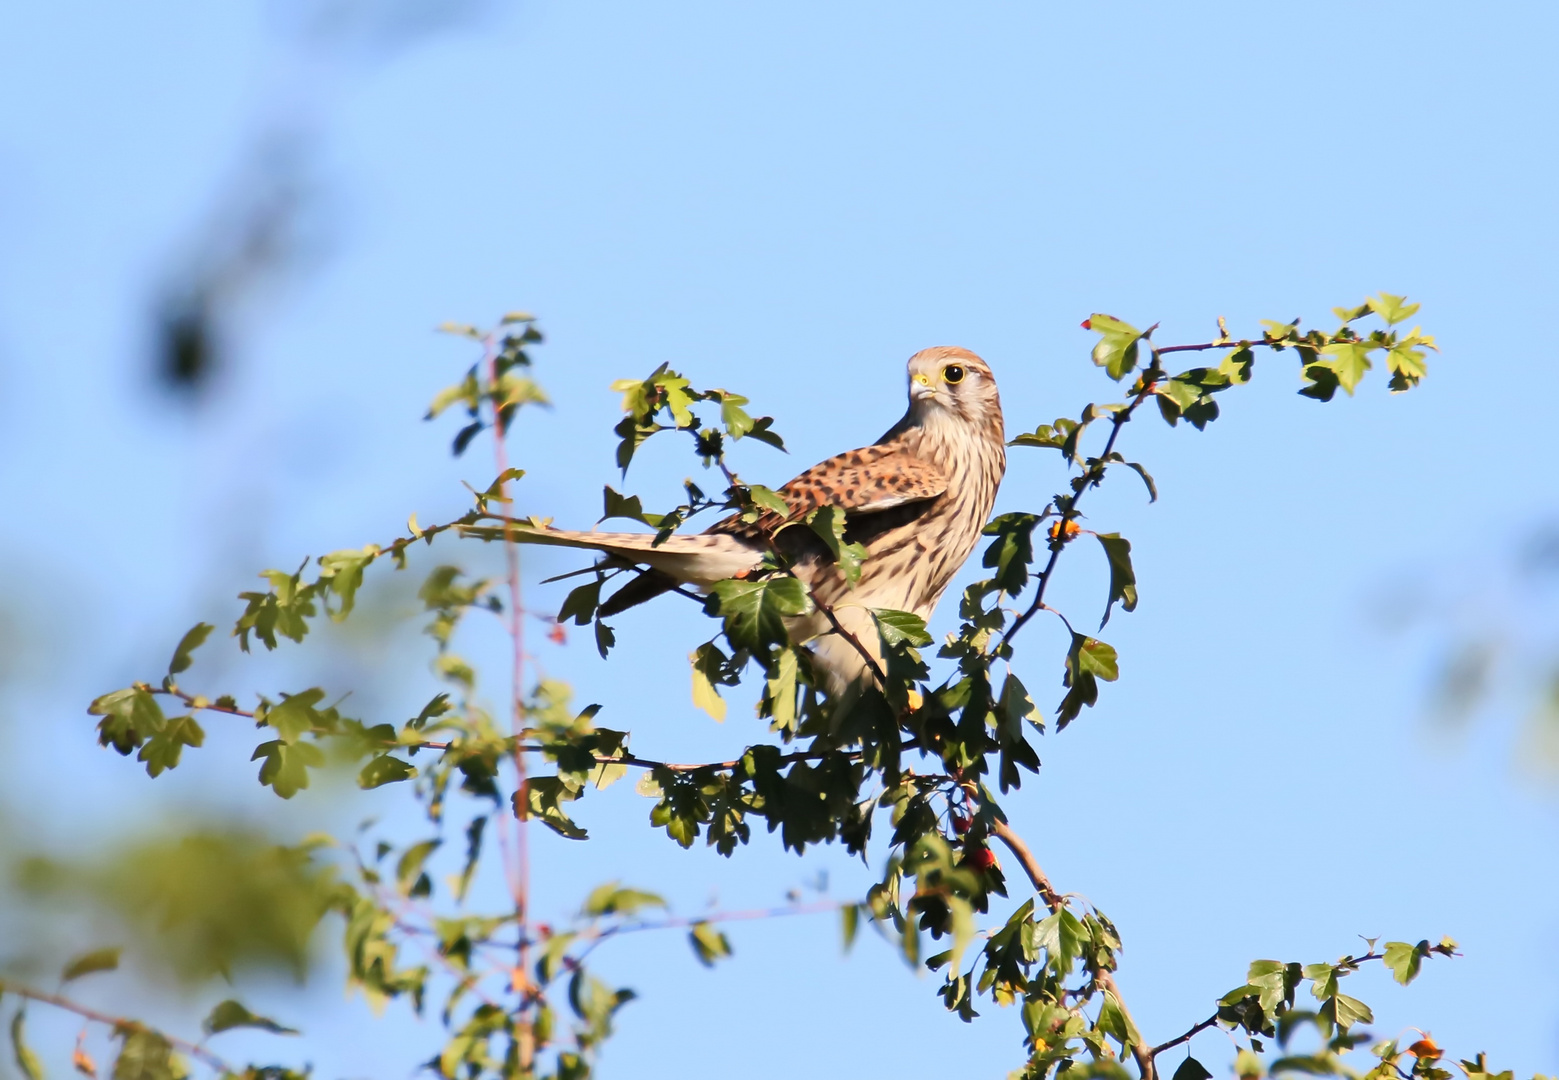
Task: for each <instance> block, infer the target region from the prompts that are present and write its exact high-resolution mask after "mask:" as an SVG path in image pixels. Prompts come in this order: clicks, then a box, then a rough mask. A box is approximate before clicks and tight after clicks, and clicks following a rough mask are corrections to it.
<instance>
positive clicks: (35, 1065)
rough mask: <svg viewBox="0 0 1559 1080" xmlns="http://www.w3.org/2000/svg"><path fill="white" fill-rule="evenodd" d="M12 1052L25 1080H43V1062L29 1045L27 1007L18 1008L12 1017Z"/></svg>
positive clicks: (17, 1067) (18, 1069)
mask: <svg viewBox="0 0 1559 1080" xmlns="http://www.w3.org/2000/svg"><path fill="white" fill-rule="evenodd" d="M11 1052H12V1054H13V1055H14V1057H15V1060H16V1069H17V1071H18V1072H20V1073H21V1074H22V1076H23V1077H24V1078H25V1080H43V1075H44V1074H43V1062H41V1061H39V1060H38V1055H37V1054H35V1053H34V1052H33V1049H32V1047H30V1046H28V1045H27V1011H26V1010H25V1009H17V1010H16V1015H15V1016H13V1017H11Z"/></svg>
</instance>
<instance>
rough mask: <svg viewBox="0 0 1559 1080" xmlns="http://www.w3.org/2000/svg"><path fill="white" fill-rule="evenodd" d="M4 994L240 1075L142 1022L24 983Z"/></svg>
mask: <svg viewBox="0 0 1559 1080" xmlns="http://www.w3.org/2000/svg"><path fill="white" fill-rule="evenodd" d="M0 992H4V993H10V994H15V995H16V996H17V997H21V998H26V999H27V1000H29V1001H36V1002H38V1003H40V1004H43V1005H52V1006H54V1007H55V1008H56V1009H63V1010H64V1011H66V1012H69V1013H75V1014H76V1015H77V1016H79V1017H81V1018H82V1019H84V1020H88V1021H91V1022H92V1023H94V1024H103V1025H105V1026H106V1027H110V1028H113V1029H114V1031H116V1032H133V1031H146V1032H150V1033H152V1034H154V1035H156V1036H157V1037H158V1038H160V1039H163V1040H166V1042H167V1043H168V1045H169V1046H171V1047H173V1048H174V1049H175V1050H178V1051H179V1052H180V1053H184V1054H188V1055H189V1056H190V1057H193V1058H199V1059H200V1060H201V1061H203V1062H205V1063H206V1064H207V1065H209V1066H211V1067H212V1068H213V1069H216V1070H217V1071H218V1072H221V1073H224V1074H228V1075H237V1074H238V1070H237V1069H235V1068H233V1066H232V1065H230V1064H228V1063H227V1062H226V1061H225V1060H223V1059H222V1058H221V1057H220V1056H219V1055H217V1054H215V1053H212V1052H211V1051H210V1050H208V1049H207V1048H206V1047H204V1046H202V1045H200V1044H199V1043H192V1042H190V1041H188V1040H187V1039H180V1038H176V1037H175V1036H172V1035H169V1034H168V1033H167V1032H164V1031H159V1030H157V1029H156V1028H154V1027H149V1026H148V1025H146V1024H143V1023H141V1022H140V1021H139V1020H130V1019H128V1018H126V1017H123V1016H112V1015H110V1014H108V1013H104V1012H98V1011H97V1010H96V1009H92V1008H88V1007H87V1006H85V1005H82V1004H79V1003H78V1002H75V1001H72V1000H70V998H67V997H62V996H60V995H59V994H51V993H49V992H48V991H46V990H37V989H34V988H33V987H31V986H26V985H24V984H22V983H17V982H12V981H11V980H9V979H6V980H4V981H3V982H0Z"/></svg>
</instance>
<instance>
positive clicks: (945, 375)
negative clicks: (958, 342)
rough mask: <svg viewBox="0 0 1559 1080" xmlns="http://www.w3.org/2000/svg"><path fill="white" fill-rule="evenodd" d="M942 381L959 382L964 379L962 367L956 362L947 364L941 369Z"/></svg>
mask: <svg viewBox="0 0 1559 1080" xmlns="http://www.w3.org/2000/svg"><path fill="white" fill-rule="evenodd" d="M942 381H943V382H948V383H960V382H963V381H964V369H963V368H961V367H959V366H958V365H957V364H949V365H948V366H947V367H945V368H943V369H942Z"/></svg>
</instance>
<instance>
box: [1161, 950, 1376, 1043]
mask: <svg viewBox="0 0 1559 1080" xmlns="http://www.w3.org/2000/svg"><path fill="white" fill-rule="evenodd" d="M1385 958H1386V954H1385V953H1377V952H1367V953H1365V954H1364V955H1363V956H1347V957H1344V958H1343V959H1342V960H1341V961H1339V962H1338V965H1337V966H1338V967H1346V968H1349V969H1350V970H1357V969H1358V967H1359V965H1361V964H1366V963H1369V962H1370V961H1371V960H1384V959H1385ZM1217 1022H1218V1014H1217V1013H1216V1012H1215V1013H1213V1014H1212V1015H1211V1016H1209V1017H1208V1018H1207V1019H1206V1020H1203V1021H1200V1022H1199V1023H1196V1024H1192V1025H1191V1026H1190V1027H1189V1028H1187V1029H1186V1030H1185V1031H1184V1032H1183V1033H1181V1034H1179V1035H1176V1036H1175V1037H1174V1038H1173V1039H1170V1040H1169V1041H1168V1042H1163V1043H1159V1044H1158V1045H1157V1046H1155V1047H1154V1048H1153V1049H1152V1050H1149V1051H1148V1056H1149V1057H1158V1055H1160V1054H1162V1053H1163V1052H1164V1051H1165V1050H1173V1049H1174V1048H1175V1047H1177V1046H1179V1045H1181V1044H1182V1043H1188V1042H1190V1041H1191V1040H1192V1039H1193V1038H1195V1037H1196V1036H1197V1035H1198V1034H1200V1033H1201V1032H1203V1031H1206V1030H1207V1029H1208V1028H1210V1027H1212V1026H1213V1025H1214V1024H1216V1023H1217Z"/></svg>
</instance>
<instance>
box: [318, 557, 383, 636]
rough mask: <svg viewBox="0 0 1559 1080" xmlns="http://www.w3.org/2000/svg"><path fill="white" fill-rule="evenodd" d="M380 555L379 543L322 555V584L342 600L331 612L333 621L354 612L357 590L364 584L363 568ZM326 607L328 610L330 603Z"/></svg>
mask: <svg viewBox="0 0 1559 1080" xmlns="http://www.w3.org/2000/svg"><path fill="white" fill-rule="evenodd" d="M378 557H379V547H378V545H377V544H369V545H368V546H367V547H365V548H363V549H362V550H361V551H354V550H352V549H351V548H347V549H344V550H341V551H332V552H331V553H330V554H329V555H321V556H320V558H319V582H320V585H321V586H324V587H327V588H328V589H329V590H330V592H332V593H335V594H336V596H337V597H338V598H339V599H340V601H341V606H340V608H339V609H337V610H335V611H331V612H330V618H331V619H332V620H333V621H335V622H340V621H342V620H343V619H345V618H346V617H347V616H348V615H350V614H352V605H353V604H354V603H355V602H356V600H357V590H358V588H359V587H361V586H362V584H363V570H364V568H366V567H367V566H368V564H369V563H371V562H373V561H374V560H375V559H376V558H378ZM326 608H327V610H328V608H329V605H328V604H327V605H326Z"/></svg>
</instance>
